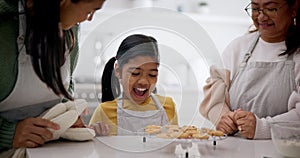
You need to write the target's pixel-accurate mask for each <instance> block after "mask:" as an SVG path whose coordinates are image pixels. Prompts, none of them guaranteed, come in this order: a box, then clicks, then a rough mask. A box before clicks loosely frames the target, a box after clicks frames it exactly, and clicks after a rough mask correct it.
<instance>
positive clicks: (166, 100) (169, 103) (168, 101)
mask: <svg viewBox="0 0 300 158" xmlns="http://www.w3.org/2000/svg"><path fill="white" fill-rule="evenodd" d="M155 96H156V97H157V98H158V100H159V102H160V103H161V104H162V105H163V106H164V107H175V102H174V100H173V98H171V97H168V96H161V95H158V94H155Z"/></svg>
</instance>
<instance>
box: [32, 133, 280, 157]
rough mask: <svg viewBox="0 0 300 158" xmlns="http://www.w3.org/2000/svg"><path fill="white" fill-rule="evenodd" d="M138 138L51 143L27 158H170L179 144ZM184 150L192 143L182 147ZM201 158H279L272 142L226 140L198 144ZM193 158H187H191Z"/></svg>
mask: <svg viewBox="0 0 300 158" xmlns="http://www.w3.org/2000/svg"><path fill="white" fill-rule="evenodd" d="M142 140H143V139H142V137H141V136H113V137H97V138H94V139H93V140H91V141H87V142H69V141H54V142H50V143H47V144H45V145H44V146H42V147H39V148H31V149H27V155H28V157H29V158H41V157H43V158H100V157H101V158H102V157H104V158H131V157H143V158H154V157H155V158H169V157H177V156H176V155H175V153H174V151H175V146H176V144H178V143H179V142H171V141H167V140H166V141H164V140H162V139H155V138H147V141H146V142H145V143H143V141H142ZM181 144H182V146H183V148H186V147H188V146H189V145H191V143H182V142H181ZM197 144H198V147H199V152H200V154H201V158H220V157H222V158H241V157H243V158H282V156H281V155H280V154H279V153H278V152H277V151H276V150H275V147H274V145H273V144H272V140H246V139H243V138H239V137H228V138H226V139H224V140H219V141H217V145H216V146H213V143H212V141H199V142H197ZM192 157H194V156H190V158H192Z"/></svg>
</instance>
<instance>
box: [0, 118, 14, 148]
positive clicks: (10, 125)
mask: <svg viewBox="0 0 300 158" xmlns="http://www.w3.org/2000/svg"><path fill="white" fill-rule="evenodd" d="M16 126H17V122H10V121H7V120H5V119H3V118H0V152H2V151H4V150H7V149H10V148H12V144H13V139H14V135H15V130H16Z"/></svg>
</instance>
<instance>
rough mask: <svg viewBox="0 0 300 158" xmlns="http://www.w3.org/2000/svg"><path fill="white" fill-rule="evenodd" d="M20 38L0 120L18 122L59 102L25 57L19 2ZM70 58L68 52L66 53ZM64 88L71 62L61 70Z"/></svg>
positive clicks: (23, 29)
mask: <svg viewBox="0 0 300 158" xmlns="http://www.w3.org/2000/svg"><path fill="white" fill-rule="evenodd" d="M19 13H20V15H19V18H20V19H19V36H18V39H17V44H18V50H19V56H18V76H17V81H16V83H15V86H14V88H13V90H12V91H11V93H10V94H9V96H8V97H7V98H5V99H4V100H3V101H2V102H0V117H2V118H5V119H7V120H11V121H18V120H22V119H25V118H28V117H35V116H38V115H40V114H41V113H42V112H43V111H45V110H46V109H48V108H49V107H52V106H53V105H55V104H57V103H58V102H60V101H61V98H60V97H58V96H57V95H55V93H54V92H53V91H52V90H51V89H50V88H48V87H47V85H46V84H45V83H44V82H42V81H41V80H40V79H39V77H38V76H37V75H36V73H35V71H34V69H33V66H32V64H31V57H30V55H28V54H26V48H25V44H24V42H25V31H26V16H25V11H24V6H23V5H22V3H21V2H19ZM66 53H67V54H69V53H68V52H66ZM61 71H62V79H63V83H64V85H65V87H68V86H69V78H68V76H70V58H69V57H68V58H66V61H65V63H64V65H63V66H62V68H61Z"/></svg>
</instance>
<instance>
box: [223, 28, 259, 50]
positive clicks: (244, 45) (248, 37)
mask: <svg viewBox="0 0 300 158" xmlns="http://www.w3.org/2000/svg"><path fill="white" fill-rule="evenodd" d="M257 36H258V32H253V33H247V34H244V35H242V36H239V37H237V38H236V39H234V40H233V41H231V42H230V43H229V45H228V46H227V47H226V48H225V50H224V52H223V54H224V55H227V54H228V53H230V52H232V51H234V50H247V49H248V48H249V47H250V45H251V43H252V41H254V40H255V38H256V37H257Z"/></svg>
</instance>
